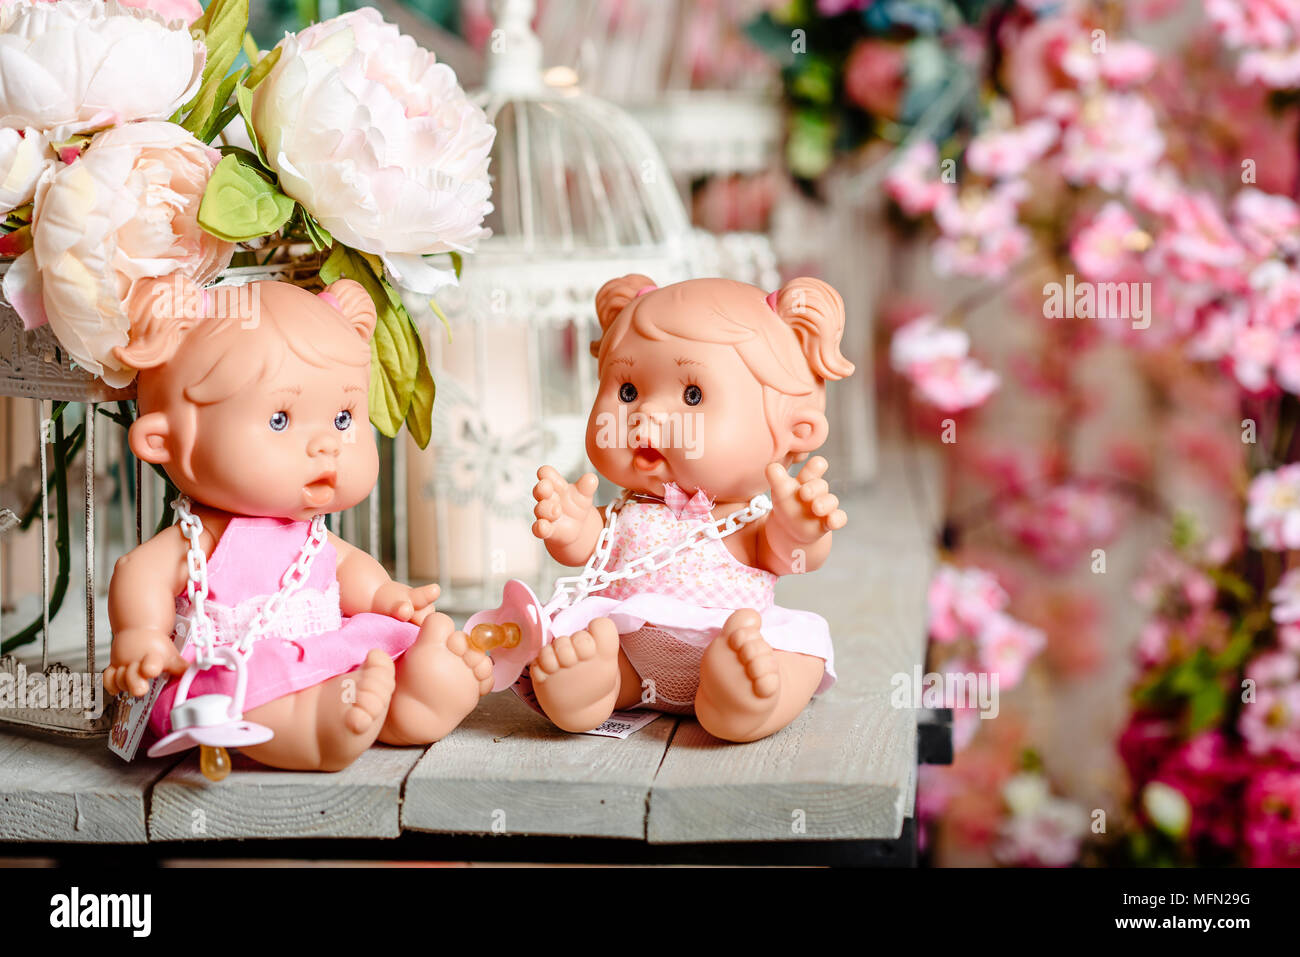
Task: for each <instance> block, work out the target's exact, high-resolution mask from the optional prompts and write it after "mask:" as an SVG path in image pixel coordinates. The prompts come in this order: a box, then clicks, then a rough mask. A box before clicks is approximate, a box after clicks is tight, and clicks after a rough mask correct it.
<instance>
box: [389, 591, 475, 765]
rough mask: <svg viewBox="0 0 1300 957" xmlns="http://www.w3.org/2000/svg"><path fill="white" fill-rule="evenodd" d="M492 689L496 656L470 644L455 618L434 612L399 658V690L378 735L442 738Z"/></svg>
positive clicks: (397, 740) (427, 740)
mask: <svg viewBox="0 0 1300 957" xmlns="http://www.w3.org/2000/svg"><path fill="white" fill-rule="evenodd" d="M491 690H492V660H491V659H490V658H489V657H488V656H487V655H485V654H483V652H481V651H478V650H477V649H474V648H471V647H470V645H469V640H468V639H467V638H466V637H465V633H464V632H463V631H457V630H456V626H455V624H454V623H453V622H452V620H451V619H450V618H448V617H447V616H446V615H444V614H442V613H441V612H435V613H434V614H432V615H430V616H429V617H428V618H427V619H425V622H424V624H423V625H421V626H420V636H419V637H418V638H416V639H415V644H413V645H411V647H410V648H408V649H407V650H406V653H405V654H403V655H402V657H401V658H399V659H398V660H397V691H396V693H394V695H393V701H392V704H390V705H389V706H388V720H387V721H385V722H384V727H383V730H382V731H381V732H380V733H379V740H380V741H383V742H384V743H385V744H401V745H407V744H432V743H433V742H434V741H440V740H442V738H444V737H445V736H446V735H448V734H449V733H451V731H452V730H453V729H454V728H455V727H456V726H457V725H458V724H460V723H461V721H463V720H465V716H466V715H467V714H469V713H470V712H471V711H473V710H474V708H475V706H476V705H478V699H479V698H480V697H482V696H483V695H485V694H487V693H488V692H489V691H491Z"/></svg>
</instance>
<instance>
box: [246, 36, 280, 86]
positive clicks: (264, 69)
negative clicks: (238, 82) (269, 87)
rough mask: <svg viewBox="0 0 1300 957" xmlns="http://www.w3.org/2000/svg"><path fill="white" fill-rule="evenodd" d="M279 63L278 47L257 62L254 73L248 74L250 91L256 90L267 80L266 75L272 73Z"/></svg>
mask: <svg viewBox="0 0 1300 957" xmlns="http://www.w3.org/2000/svg"><path fill="white" fill-rule="evenodd" d="M279 62H280V47H279V46H278V45H277V46H276V47H275V49H274V50H272V51H271V52H270V53H268V54H267V55H266V56H264V57H262V59H260V60H258V61H257V65H256V66H254V67H253V72H252V73H250V74H248V82H247V84H246V85H247V87H248V88H249V89H250V90H256V89H257V85H258V84H259V83H261V82H262V81H263V80H265V79H266V75H267V74H268V73H270V72H271V70H272V69H273V68H274V67H275V65H276V64H277V63H279Z"/></svg>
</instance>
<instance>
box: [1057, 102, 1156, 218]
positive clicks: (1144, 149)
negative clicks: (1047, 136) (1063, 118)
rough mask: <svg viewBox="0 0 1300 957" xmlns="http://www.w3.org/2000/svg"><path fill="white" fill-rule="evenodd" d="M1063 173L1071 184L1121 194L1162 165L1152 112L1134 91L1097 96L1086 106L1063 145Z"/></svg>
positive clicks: (1070, 127)
mask: <svg viewBox="0 0 1300 957" xmlns="http://www.w3.org/2000/svg"><path fill="white" fill-rule="evenodd" d="M1061 151H1062V155H1063V157H1064V159H1063V163H1062V172H1063V173H1064V175H1065V178H1066V179H1068V180H1069V181H1070V182H1072V183H1080V184H1087V183H1093V184H1096V185H1097V186H1100V187H1101V188H1102V189H1104V190H1107V191H1108V192H1112V193H1114V192H1119V191H1120V190H1122V189H1123V188H1124V187H1125V185H1126V184H1127V183H1128V181H1129V180H1130V179H1131V178H1132V177H1134V176H1136V175H1138V174H1140V173H1144V172H1146V171H1148V170H1150V169H1152V168H1153V167H1154V166H1156V164H1157V163H1159V162H1160V160H1161V158H1162V157H1163V156H1164V152H1165V138H1164V134H1163V133H1161V132H1160V127H1159V126H1158V125H1157V124H1156V116H1155V112H1154V111H1153V110H1152V108H1151V104H1150V103H1148V102H1147V101H1146V100H1145V99H1144V98H1143V97H1141V96H1139V95H1138V94H1136V93H1101V94H1098V95H1096V96H1094V97H1091V98H1089V99H1088V100H1086V101H1085V102H1084V105H1083V109H1082V110H1081V111H1080V112H1079V116H1078V119H1077V121H1076V122H1074V123H1072V124H1071V125H1070V126H1069V127H1067V128H1066V131H1065V135H1064V137H1063V138H1062V141H1061Z"/></svg>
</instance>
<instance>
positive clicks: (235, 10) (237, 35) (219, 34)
mask: <svg viewBox="0 0 1300 957" xmlns="http://www.w3.org/2000/svg"><path fill="white" fill-rule="evenodd" d="M247 30H248V0H212V2H211V3H210V4H208V8H207V9H206V10H205V11H203V16H201V17H199V18H198V19H197V20H195V21H194V23H193V25H191V27H190V33H191V34H192V35H193V36H194V37H195V38H196V39H199V40H202V41H203V43H204V45H205V46H206V47H207V48H208V59H207V62H206V63H205V64H204V65H203V77H202V79H201V81H200V83H199V92H198V93H197V94H196V95H195V97H194V99H193V100H191V101H190V102H189V103H187V104H186V106H185V108H186V110H187V111H188V113H187V115H186V117H185V120H184V122H183V123H181V126H183V127H185V129H187V130H189V131H190V132H191V133H193V134H194V135H195V136H198V135H199V132H200V131H201V130H203V129H205V128H207V127H209V126H211V125H212V120H213V115H214V114H217V113H220V112H221V110H222V108H223V107H224V106H225V105H226V99H228V98H229V97H230V89H231V88H230V87H228V86H227V87H226V95H225V97H224V98H223V97H222V96H221V90H222V87H223V86H225V84H226V80H227V76H226V74H227V73H229V72H230V68H231V67H232V66H233V65H234V63H235V57H237V56H239V49H240V46H241V44H242V43H243V40H244V34H245V32H247Z"/></svg>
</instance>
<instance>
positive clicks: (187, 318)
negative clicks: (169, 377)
mask: <svg viewBox="0 0 1300 957" xmlns="http://www.w3.org/2000/svg"><path fill="white" fill-rule="evenodd" d="M122 307H123V309H124V310H125V311H126V316H127V318H128V319H129V320H131V338H130V341H129V342H128V344H127V345H125V346H117V347H116V348H114V349H113V357H114V358H115V359H117V361H118V362H121V363H123V364H124V365H128V366H130V367H131V368H132V369H153V368H155V367H157V366H160V365H164V364H165V363H167V362H170V361H171V358H172V356H174V355H176V350H177V349H178V348H180V344H181V340H182V339H184V338H185V334H186V333H187V332H189V331H190V330H191V329H193V328H194V326H195V325H196V324H197V323H198V322H200V321H202V319H203V317H204V316H205V315H206V313H207V301H206V298H205V294H204V292H203V287H202V286H200V285H199V284H198V283H196V282H194V280H192V279H190V278H188V277H187V276H182V275H181V274H180V273H173V274H172V275H170V276H163V277H162V278H159V279H138V280H136V281H135V282H134V283H132V284H131V289H130V291H129V292H128V293H127V296H126V299H125V300H124V301H123V303H122Z"/></svg>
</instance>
